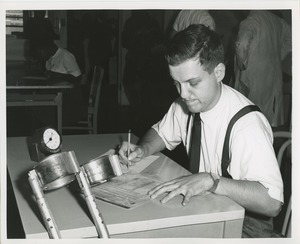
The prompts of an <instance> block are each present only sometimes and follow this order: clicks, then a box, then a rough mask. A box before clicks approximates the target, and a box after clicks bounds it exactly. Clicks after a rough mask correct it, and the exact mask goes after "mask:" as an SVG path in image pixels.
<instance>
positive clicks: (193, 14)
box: [170, 10, 216, 38]
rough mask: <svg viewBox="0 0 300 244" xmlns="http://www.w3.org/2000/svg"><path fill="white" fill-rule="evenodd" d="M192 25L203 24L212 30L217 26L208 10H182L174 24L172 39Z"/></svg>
mask: <svg viewBox="0 0 300 244" xmlns="http://www.w3.org/2000/svg"><path fill="white" fill-rule="evenodd" d="M191 24H203V25H205V26H207V27H209V28H210V29H211V30H215V29H216V24H215V21H214V19H213V17H212V16H211V15H210V14H209V12H208V10H181V11H180V12H179V13H178V15H177V17H176V19H175V21H174V24H173V30H172V31H171V34H170V37H171V38H172V37H173V36H174V35H175V34H176V33H177V32H179V31H182V30H184V29H185V28H187V27H188V26H189V25H191Z"/></svg>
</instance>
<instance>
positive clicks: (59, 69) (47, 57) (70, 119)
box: [33, 40, 84, 124]
mask: <svg viewBox="0 0 300 244" xmlns="http://www.w3.org/2000/svg"><path fill="white" fill-rule="evenodd" d="M33 46H34V47H35V50H36V53H37V55H38V56H37V58H38V59H39V60H40V61H41V62H44V65H45V66H44V67H45V74H46V76H47V77H48V79H49V81H50V82H61V81H68V82H70V83H72V84H73V85H74V88H72V89H70V90H68V91H65V92H64V94H63V108H62V109H63V124H70V123H74V122H77V121H78V120H80V119H81V118H82V116H83V115H84V106H83V99H82V94H81V88H80V81H81V71H80V68H79V66H78V64H77V62H76V59H75V57H74V55H73V54H72V53H70V52H69V51H68V50H66V49H64V48H60V47H58V46H57V45H56V44H55V43H54V42H53V40H40V41H39V42H38V43H34V44H33ZM40 112H41V111H40ZM40 112H39V113H40ZM45 116H47V115H45ZM46 121H48V119H47V120H46Z"/></svg>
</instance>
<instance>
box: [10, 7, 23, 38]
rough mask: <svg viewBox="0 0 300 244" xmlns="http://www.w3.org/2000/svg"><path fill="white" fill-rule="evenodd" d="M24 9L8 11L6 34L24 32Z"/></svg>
mask: <svg viewBox="0 0 300 244" xmlns="http://www.w3.org/2000/svg"><path fill="white" fill-rule="evenodd" d="M23 30H24V28H23V10H7V11H6V35H11V34H14V33H15V32H23Z"/></svg>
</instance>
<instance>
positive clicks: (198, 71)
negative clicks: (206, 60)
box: [169, 59, 221, 113]
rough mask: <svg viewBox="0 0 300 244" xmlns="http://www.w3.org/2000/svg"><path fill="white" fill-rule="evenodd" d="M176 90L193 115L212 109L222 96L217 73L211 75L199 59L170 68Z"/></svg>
mask: <svg viewBox="0 0 300 244" xmlns="http://www.w3.org/2000/svg"><path fill="white" fill-rule="evenodd" d="M169 69H170V74H171V76H172V77H173V80H174V83H175V85H176V88H177V90H178V92H179V94H180V96H181V98H182V99H183V101H184V102H185V103H186V105H187V107H188V109H189V111H190V112H192V113H198V112H205V111H208V110H210V109H212V108H213V107H214V106H215V105H216V104H217V102H218V100H219V98H220V95H221V86H220V82H219V80H218V79H217V76H216V72H215V71H213V72H212V73H211V74H209V73H208V72H207V71H205V70H204V69H203V66H202V65H200V63H199V61H198V59H189V60H187V61H185V62H184V63H182V64H179V65H177V66H169Z"/></svg>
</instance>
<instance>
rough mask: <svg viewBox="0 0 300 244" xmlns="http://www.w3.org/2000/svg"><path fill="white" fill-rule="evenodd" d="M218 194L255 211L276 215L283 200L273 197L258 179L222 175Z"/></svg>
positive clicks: (217, 189) (270, 215) (217, 190)
mask: <svg viewBox="0 0 300 244" xmlns="http://www.w3.org/2000/svg"><path fill="white" fill-rule="evenodd" d="M215 193H216V194H219V195H224V196H227V197H229V198H230V199H232V200H233V201H235V202H237V203H238V204H240V205H241V206H243V207H244V208H245V209H246V210H249V211H251V212H254V213H258V214H263V215H266V216H269V217H275V216H277V215H278V213H279V212H280V210H281V206H282V204H281V202H280V201H278V200H275V199H273V198H271V197H270V196H269V194H268V189H267V188H265V187H264V186H263V185H262V184H260V183H259V182H256V181H247V180H232V179H228V178H225V177H221V179H220V181H219V184H218V187H217V188H216V190H215Z"/></svg>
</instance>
